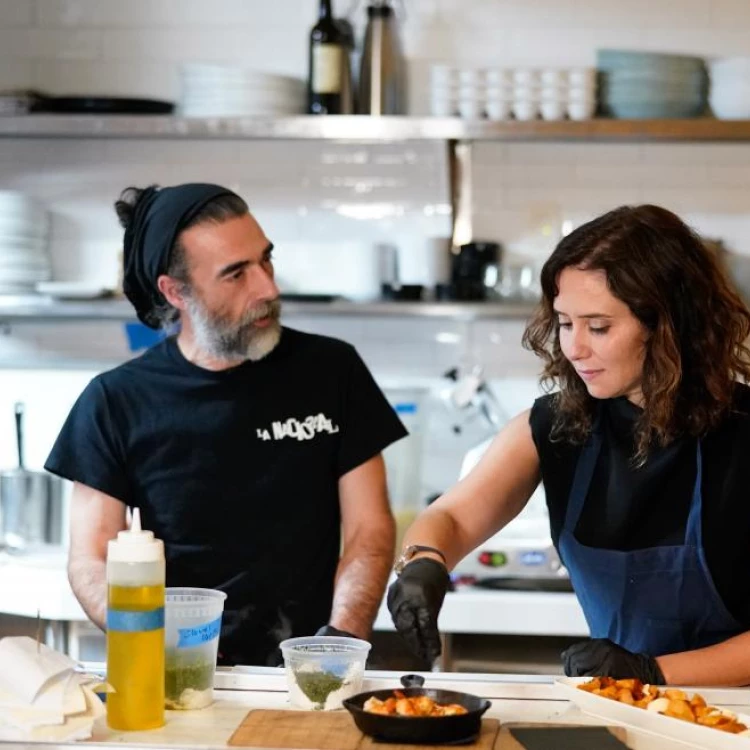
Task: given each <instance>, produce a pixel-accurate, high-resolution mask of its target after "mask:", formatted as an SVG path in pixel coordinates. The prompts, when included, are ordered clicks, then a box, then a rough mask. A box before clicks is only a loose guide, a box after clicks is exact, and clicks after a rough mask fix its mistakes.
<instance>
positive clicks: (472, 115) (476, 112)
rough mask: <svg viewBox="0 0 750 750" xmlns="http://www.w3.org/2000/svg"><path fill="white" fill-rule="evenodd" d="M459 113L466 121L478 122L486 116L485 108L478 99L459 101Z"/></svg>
mask: <svg viewBox="0 0 750 750" xmlns="http://www.w3.org/2000/svg"><path fill="white" fill-rule="evenodd" d="M458 113H459V114H460V115H461V117H463V118H464V119H465V120H478V119H480V118H481V117H482V115H483V114H484V107H483V106H482V103H481V102H480V101H479V100H478V99H459V100H458Z"/></svg>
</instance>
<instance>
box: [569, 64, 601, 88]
mask: <svg viewBox="0 0 750 750" xmlns="http://www.w3.org/2000/svg"><path fill="white" fill-rule="evenodd" d="M568 84H569V85H570V86H594V85H595V84H596V70H595V69H594V68H570V69H569V70H568Z"/></svg>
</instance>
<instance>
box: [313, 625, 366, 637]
mask: <svg viewBox="0 0 750 750" xmlns="http://www.w3.org/2000/svg"><path fill="white" fill-rule="evenodd" d="M315 635H332V636H336V637H337V638H357V637H358V636H356V635H353V634H352V633H347V632H346V630H339V629H338V628H334V627H333V625H323V627H322V628H320V629H319V630H318V632H317V633H315Z"/></svg>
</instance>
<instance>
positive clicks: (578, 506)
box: [563, 408, 602, 534]
mask: <svg viewBox="0 0 750 750" xmlns="http://www.w3.org/2000/svg"><path fill="white" fill-rule="evenodd" d="M600 425H601V408H598V409H597V413H596V418H595V419H594V424H593V426H592V428H591V433H590V434H589V436H588V439H587V440H586V443H585V444H584V446H583V449H582V450H581V455H580V456H579V457H578V461H577V462H576V469H575V474H574V475H573V484H572V485H571V488H570V494H569V495H568V507H567V508H566V510H565V521H564V523H563V529H566V530H568V531H570V533H571V534H572V533H573V532H574V531H575V528H576V526H577V525H578V519H579V518H580V517H581V511H582V510H583V504H584V502H585V501H586V496H587V495H588V494H589V487H590V486H591V479H592V477H593V476H594V469H595V468H596V461H597V459H598V458H599V452H600V451H601V447H602V434H601V429H600Z"/></svg>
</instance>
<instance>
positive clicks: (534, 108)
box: [512, 100, 539, 122]
mask: <svg viewBox="0 0 750 750" xmlns="http://www.w3.org/2000/svg"><path fill="white" fill-rule="evenodd" d="M512 109H513V116H514V117H515V118H516V120H521V121H522V122H526V121H528V120H536V118H537V117H539V105H538V104H537V103H536V102H534V101H527V100H514V102H513V107H512Z"/></svg>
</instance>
